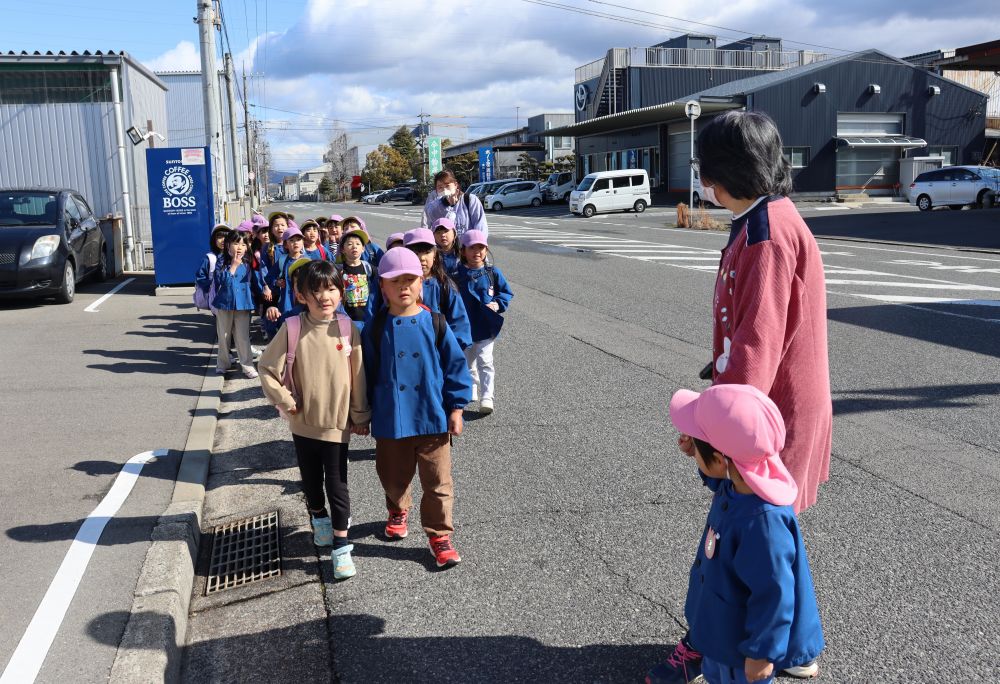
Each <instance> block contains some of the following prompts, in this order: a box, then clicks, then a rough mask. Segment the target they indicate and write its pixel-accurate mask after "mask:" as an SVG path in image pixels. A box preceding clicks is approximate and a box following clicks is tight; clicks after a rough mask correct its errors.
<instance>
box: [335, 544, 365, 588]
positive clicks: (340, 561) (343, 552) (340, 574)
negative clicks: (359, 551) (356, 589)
mask: <svg viewBox="0 0 1000 684" xmlns="http://www.w3.org/2000/svg"><path fill="white" fill-rule="evenodd" d="M353 550H354V544H348V545H347V546H341V547H340V548H339V549H334V550H333V554H332V555H331V556H330V562H332V563H333V578H334V579H339V580H345V579H350V578H351V577H354V576H355V575H356V574H358V570H357V568H355V567H354V560H353V559H352V558H351V551H353Z"/></svg>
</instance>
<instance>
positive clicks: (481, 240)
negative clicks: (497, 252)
mask: <svg viewBox="0 0 1000 684" xmlns="http://www.w3.org/2000/svg"><path fill="white" fill-rule="evenodd" d="M458 241H459V242H460V243H462V246H463V247H471V246H472V245H482V246H484V247H486V246H487V244H486V233H484V232H483V231H481V230H467V231H465V232H464V233H462V237H460V238H459V239H458Z"/></svg>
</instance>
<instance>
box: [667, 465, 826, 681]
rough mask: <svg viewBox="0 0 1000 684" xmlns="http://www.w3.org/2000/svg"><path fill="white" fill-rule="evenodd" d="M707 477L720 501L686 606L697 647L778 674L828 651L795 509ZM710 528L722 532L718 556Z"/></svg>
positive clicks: (698, 558)
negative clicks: (708, 549)
mask: <svg viewBox="0 0 1000 684" xmlns="http://www.w3.org/2000/svg"><path fill="white" fill-rule="evenodd" d="M703 479H704V480H705V484H706V486H708V487H709V488H710V489H712V490H714V491H715V497H714V498H713V499H712V508H711V509H710V510H709V512H708V522H707V524H706V525H705V533H704V534H703V535H702V538H701V540H700V542H699V544H698V554H697V556H696V558H695V561H694V565H693V566H691V575H690V580H689V584H688V594H687V603H686V605H685V606H684V616H685V617H686V618H687V622H688V625H689V626H690V631H691V645H692V646H693V647H694V648H695V649H696V650H698V651H700V652H701V653H703V654H704V655H705V656H707V657H709V658H711V659H712V660H715V661H717V662H720V663H723V664H725V665H728V666H730V667H733V668H739V669H740V670H742V669H743V666H744V659H745V658H759V659H763V660H767V661H769V662H772V663H774V668H775V670H776V671H780V670H783V669H784V668H786V667H789V666H791V665H801V664H802V663H807V662H809V661H810V660H812V659H814V658H815V657H816V656H818V655H819V654H820V652H821V651H822V650H823V629H822V627H821V625H820V622H819V611H818V610H817V608H816V595H815V592H814V591H813V583H812V575H811V574H810V572H809V560H808V559H807V558H806V548H805V546H804V545H803V543H802V533H801V532H800V530H799V523H798V521H797V520H796V518H795V513H794V512H793V511H792V507H791V506H775V505H773V504H769V503H767V502H766V501H764V500H763V499H761V498H760V497H758V496H756V495H754V494H739V493H737V492H736V491H735V490H734V489H733V483H732V482H731V481H729V480H716V479H713V478H707V477H706V478H703ZM709 528H711V529H712V530H714V531H715V532H716V533H717V534H718V538H717V539H716V541H715V550H714V554H713V557H712V558H708V557H707V555H706V553H705V539H706V536H707V534H708V529H709Z"/></svg>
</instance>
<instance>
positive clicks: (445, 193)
mask: <svg viewBox="0 0 1000 684" xmlns="http://www.w3.org/2000/svg"><path fill="white" fill-rule="evenodd" d="M454 194H455V191H454V190H453V189H452V188H451V186H450V185H449V186H448V187H446V188H444V189H443V190H442V191H441V192H439V193H438V197H444V198H445V199H447V198H449V197H451V196H452V195H454Z"/></svg>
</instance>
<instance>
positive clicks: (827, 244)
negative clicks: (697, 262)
mask: <svg viewBox="0 0 1000 684" xmlns="http://www.w3.org/2000/svg"><path fill="white" fill-rule="evenodd" d="M691 232H692V233H696V232H697V231H691ZM816 244H818V245H819V246H821V247H841V246H842V245H839V244H836V243H830V242H820V241H819V240H817V241H816ZM851 249H867V250H868V251H871V252H893V253H896V254H919V255H921V256H937V257H947V258H948V259H964V260H966V261H988V262H990V263H993V264H996V263H1000V259H988V258H986V257H972V256H960V255H958V254H942V253H941V252H932V251H929V250H930V249H937V248H935V247H933V246H931V247H929V248H928V249H927V250H924V251H922V252H916V251H914V250H912V249H889V248H887V247H863V246H862V245H858V244H854V243H852V244H851Z"/></svg>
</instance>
